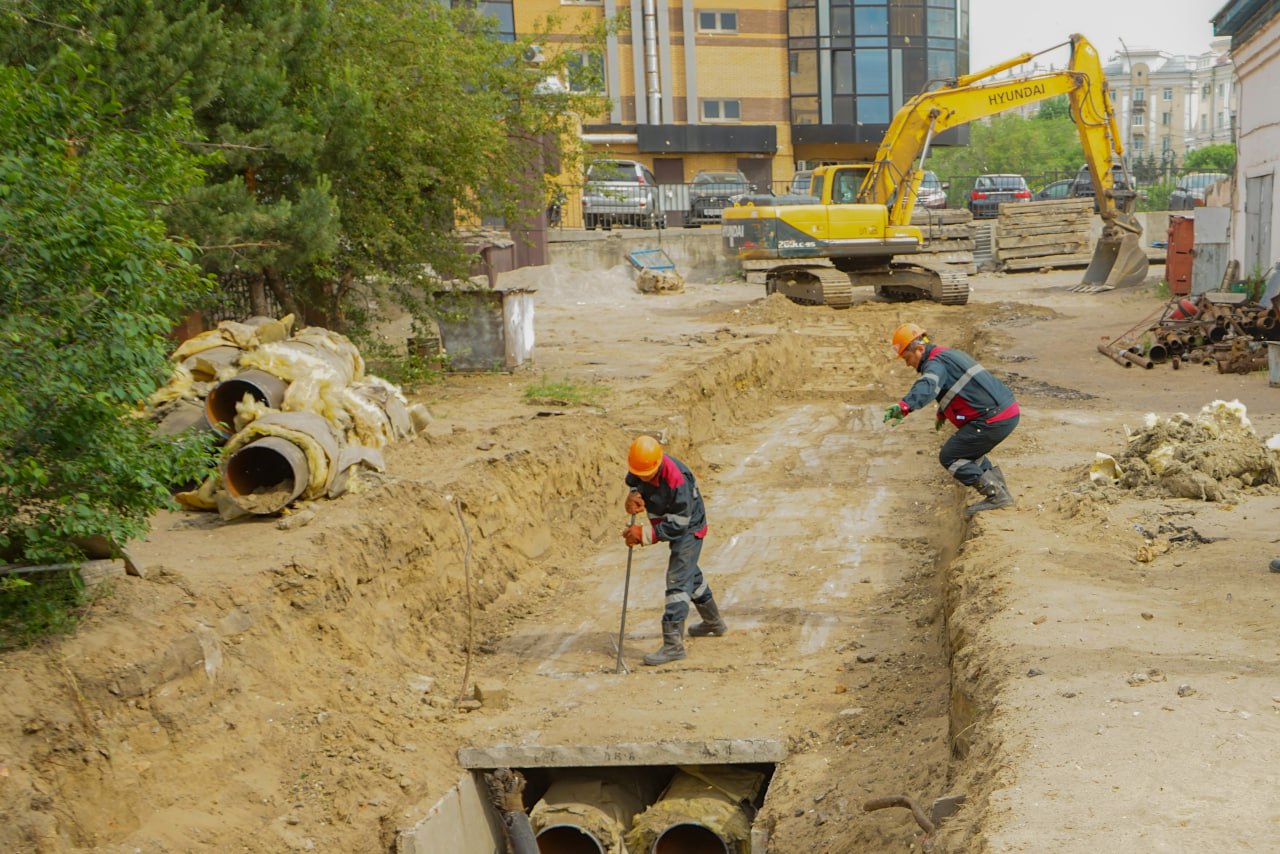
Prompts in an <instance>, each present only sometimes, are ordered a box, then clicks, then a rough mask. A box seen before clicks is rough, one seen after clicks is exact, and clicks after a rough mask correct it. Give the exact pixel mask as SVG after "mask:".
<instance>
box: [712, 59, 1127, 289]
mask: <svg viewBox="0 0 1280 854" xmlns="http://www.w3.org/2000/svg"><path fill="white" fill-rule="evenodd" d="M1067 44H1069V45H1070V47H1071V61H1070V64H1069V65H1068V67H1067V68H1066V70H1062V71H1041V72H1036V73H1033V74H1028V75H1026V76H1023V77H1015V78H1011V79H1008V80H1003V81H998V82H992V81H990V80H989V78H991V77H994V76H995V75H997V74H999V73H1000V72H1002V71H1005V70H1007V69H1010V68H1014V67H1016V66H1019V65H1023V64H1025V63H1027V62H1029V61H1030V60H1032V59H1033V58H1034V57H1036V56H1039V55H1040V54H1042V53H1047V52H1048V51H1049V50H1054V49H1056V48H1057V47H1061V46H1062V45H1055V46H1054V47H1053V48H1048V49H1046V50H1044V51H1040V52H1039V53H1024V54H1021V55H1020V56H1016V57H1014V58H1013V59H1010V60H1008V61H1006V62H1002V63H1000V64H998V65H993V66H991V67H990V68H987V69H984V70H982V71H978V72H975V73H973V74H967V75H964V76H962V77H958V78H956V79H954V80H948V81H945V82H943V83H942V84H941V85H939V86H937V87H936V88H933V89H929V90H926V91H924V92H922V93H920V94H919V95H917V96H915V97H914V98H912V99H911V100H910V101H908V102H907V103H906V104H905V105H904V106H903V107H902V109H901V110H899V111H898V113H897V115H895V116H894V117H893V122H892V123H891V124H890V125H889V130H888V131H887V132H886V133H885V136H884V139H883V140H882V141H881V142H880V147H879V149H878V150H877V151H876V156H875V160H874V162H873V163H870V164H867V163H862V164H839V165H835V166H823V167H820V168H818V169H815V170H814V173H813V177H812V181H811V184H810V194H811V195H809V196H782V197H768V196H750V197H746V198H744V199H743V200H742V201H740V202H739V203H738V204H736V205H735V206H734V207H731V208H726V209H725V210H724V213H723V215H722V220H721V222H722V226H721V231H722V236H723V240H724V247H725V250H726V251H727V252H728V253H729V254H731V255H733V256H735V257H737V258H739V259H742V260H762V259H763V260H776V261H777V262H778V263H777V264H776V265H774V266H772V267H770V268H769V270H768V272H767V274H766V275H767V278H766V289H767V291H768V292H769V293H774V292H778V293H782V294H785V295H786V296H787V297H789V298H790V299H792V300H793V301H795V302H798V303H807V304H815V305H830V306H836V307H842V306H848V305H850V304H851V303H852V301H853V290H852V289H853V286H855V285H872V286H874V287H875V291H876V293H877V294H878V295H880V296H882V297H885V298H887V299H896V300H907V299H931V300H933V301H935V302H940V303H943V304H945V305H964V304H965V303H966V302H968V300H969V283H968V279H967V278H966V277H965V276H964V275H963V274H959V273H954V272H948V271H941V270H934V269H931V268H929V267H925V266H922V265H919V264H911V263H907V262H902V261H895V260H894V258H895V256H900V255H910V254H911V253H914V252H919V251H920V249H921V245H922V243H923V236H922V233H921V231H920V229H919V228H918V227H916V226H913V225H911V212H912V210H913V209H914V208H915V203H916V193H917V191H918V190H919V187H920V182H921V180H922V179H923V177H924V168H923V167H924V158H925V157H927V156H928V151H929V144H930V142H931V141H932V140H933V138H934V137H935V136H937V135H938V134H939V133H942V132H943V131H945V130H947V129H948V128H952V127H955V126H956V125H961V124H964V123H966V122H971V121H974V120H975V119H980V118H983V117H984V116H991V115H995V114H996V113H1001V112H1004V111H1006V110H1012V109H1015V108H1017V107H1021V106H1024V105H1026V104H1031V103H1035V102H1037V101H1043V100H1045V99H1047V98H1053V97H1056V96H1058V95H1066V96H1067V98H1068V99H1069V101H1070V103H1071V117H1072V119H1073V120H1074V121H1075V124H1076V129H1077V130H1078V131H1079V133H1080V142H1081V143H1082V145H1083V146H1084V156H1085V161H1086V162H1087V163H1088V164H1089V176H1090V178H1091V179H1092V180H1093V188H1094V193H1095V195H1096V198H1097V200H1098V212H1099V214H1100V215H1101V216H1102V220H1103V229H1102V237H1101V239H1099V240H1098V244H1097V246H1096V247H1095V249H1094V253H1093V259H1092V261H1091V262H1090V264H1089V268H1088V269H1087V270H1086V271H1085V275H1084V279H1083V283H1084V284H1106V285H1112V286H1118V285H1131V284H1137V283H1138V282H1141V281H1142V280H1143V279H1145V278H1146V274H1147V256H1146V253H1145V252H1143V250H1142V244H1141V237H1142V226H1141V225H1140V224H1139V223H1138V221H1137V218H1136V217H1135V215H1134V205H1135V200H1136V194H1135V193H1134V192H1133V191H1132V190H1127V189H1123V188H1124V187H1132V186H1133V181H1131V180H1129V178H1128V174H1127V172H1126V171H1125V167H1124V165H1123V161H1122V160H1121V159H1120V157H1121V155H1122V154H1123V153H1124V149H1123V146H1122V144H1121V141H1120V133H1119V130H1118V129H1117V127H1116V119H1115V112H1114V110H1113V109H1112V105H1111V96H1110V94H1109V93H1108V91H1107V82H1106V79H1105V78H1104V76H1103V73H1102V63H1101V61H1100V60H1099V57H1098V52H1097V51H1096V50H1095V49H1094V47H1093V45H1091V44H1090V43H1089V42H1088V41H1087V40H1086V39H1085V38H1084V36H1081V35H1072V36H1071V38H1070V40H1069V42H1067ZM984 81H986V82H984ZM1118 175H1120V176H1123V178H1124V180H1123V182H1120V183H1117V181H1116V177H1117V176H1118Z"/></svg>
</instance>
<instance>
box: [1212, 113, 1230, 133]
mask: <svg viewBox="0 0 1280 854" xmlns="http://www.w3.org/2000/svg"><path fill="white" fill-rule="evenodd" d="M1226 126H1227V114H1226V113H1224V112H1221V111H1220V112H1219V113H1218V122H1217V124H1216V125H1215V127H1216V128H1217V129H1218V130H1222V129H1223V128H1224V127H1226Z"/></svg>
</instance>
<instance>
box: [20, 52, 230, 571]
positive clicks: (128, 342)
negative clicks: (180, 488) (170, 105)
mask: <svg viewBox="0 0 1280 854" xmlns="http://www.w3.org/2000/svg"><path fill="white" fill-rule="evenodd" d="M65 67H67V68H70V67H71V66H70V64H69V63H68V64H67V65H66V66H65ZM78 84H79V87H80V88H82V89H86V90H87V89H92V88H94V83H93V81H92V79H91V78H90V77H88V76H87V75H81V77H80V78H79V80H78ZM106 107H109V105H108V104H98V105H94V104H91V103H89V102H88V101H86V100H85V99H83V98H81V97H78V96H77V95H76V94H74V93H73V92H71V91H70V90H69V89H68V88H66V87H64V86H60V85H56V84H52V85H51V84H50V83H48V82H47V81H44V80H41V79H39V78H37V77H36V76H35V75H34V74H32V73H31V72H30V71H28V70H26V69H15V68H0V199H3V204H0V342H2V346H0V559H3V560H10V561H13V560H17V561H36V562H46V561H57V560H60V559H63V558H67V557H69V556H71V555H73V554H74V553H75V552H74V549H73V547H72V546H71V545H70V541H71V540H72V539H74V538H77V537H81V536H87V535H102V536H106V537H108V538H109V539H111V540H113V541H115V542H117V543H121V544H123V543H125V542H127V541H128V540H130V539H132V538H135V537H137V536H140V535H141V534H143V533H144V532H145V531H146V529H147V524H148V519H149V517H150V515H151V514H152V513H153V512H154V511H155V510H156V509H157V508H159V507H161V506H164V505H165V504H166V503H167V502H168V501H169V498H170V489H171V487H172V486H174V485H175V484H177V483H180V482H184V481H189V480H190V479H193V478H196V477H198V476H199V475H200V474H201V473H202V472H203V471H204V470H205V468H206V466H207V464H208V455H207V449H206V444H205V443H203V442H201V441H200V440H198V439H182V440H169V439H161V438H157V437H155V436H153V435H152V431H151V427H150V425H149V424H148V423H147V422H146V421H144V420H142V419H140V418H138V417H136V416H135V415H134V414H133V411H134V409H135V407H136V406H137V404H138V403H139V402H140V401H142V400H143V399H145V398H146V397H147V396H148V395H149V394H150V393H151V392H152V391H154V390H155V389H156V388H157V387H158V386H159V385H160V384H161V383H162V382H164V381H165V380H166V379H167V378H168V376H169V366H168V361H167V358H166V355H167V353H168V351H169V348H170V342H169V341H168V340H167V339H166V333H167V332H168V331H169V330H170V329H172V328H173V326H174V323H175V321H176V319H177V318H178V317H179V316H180V315H181V312H182V311H183V310H184V309H185V308H186V307H188V306H190V305H191V304H192V303H193V302H194V301H195V300H197V299H199V298H201V297H202V296H203V295H204V293H205V292H206V290H207V286H208V283H207V282H206V281H205V280H204V279H203V278H202V277H201V276H200V273H199V269H198V267H197V266H196V265H195V264H194V263H192V261H191V248H190V247H189V246H187V245H185V244H184V243H182V242H180V241H175V240H173V239H171V238H170V237H169V236H168V235H167V233H166V229H165V225H164V222H163V221H162V220H161V218H160V216H159V212H160V211H161V210H162V209H163V204H164V202H165V200H167V199H170V198H174V197H176V196H179V195H181V194H182V193H184V192H185V191H186V190H187V189H189V188H190V187H191V186H193V185H195V184H196V183H197V182H198V181H199V178H200V173H199V170H198V165H197V163H196V161H195V160H194V159H193V158H192V156H191V155H190V154H189V153H188V152H187V151H186V150H185V149H184V148H183V147H182V146H180V145H178V144H177V142H176V140H178V139H180V138H183V137H186V136H189V135H190V134H191V132H192V127H191V122H190V116H189V114H183V113H182V112H174V113H172V114H162V113H155V114H153V115H151V116H150V117H148V118H147V120H145V121H130V122H128V124H129V125H130V126H129V127H127V128H123V127H121V119H122V118H123V117H122V116H121V114H120V113H118V112H115V113H112V112H109V111H107V110H106V109H105V108H106Z"/></svg>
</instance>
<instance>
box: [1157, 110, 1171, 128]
mask: <svg viewBox="0 0 1280 854" xmlns="http://www.w3.org/2000/svg"><path fill="white" fill-rule="evenodd" d="M1172 116H1173V114H1172V113H1161V114H1160V124H1162V125H1164V126H1165V127H1168V126H1169V120H1170V119H1171V118H1172Z"/></svg>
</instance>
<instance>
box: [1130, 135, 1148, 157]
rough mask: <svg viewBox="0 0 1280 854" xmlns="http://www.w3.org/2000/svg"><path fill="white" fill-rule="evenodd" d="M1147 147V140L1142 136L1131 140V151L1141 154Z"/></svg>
mask: <svg viewBox="0 0 1280 854" xmlns="http://www.w3.org/2000/svg"><path fill="white" fill-rule="evenodd" d="M1146 148H1147V141H1146V140H1145V139H1143V138H1142V137H1138V138H1137V139H1135V140H1134V141H1133V153H1134V154H1141V153H1142V152H1143V151H1145V150H1146Z"/></svg>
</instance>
